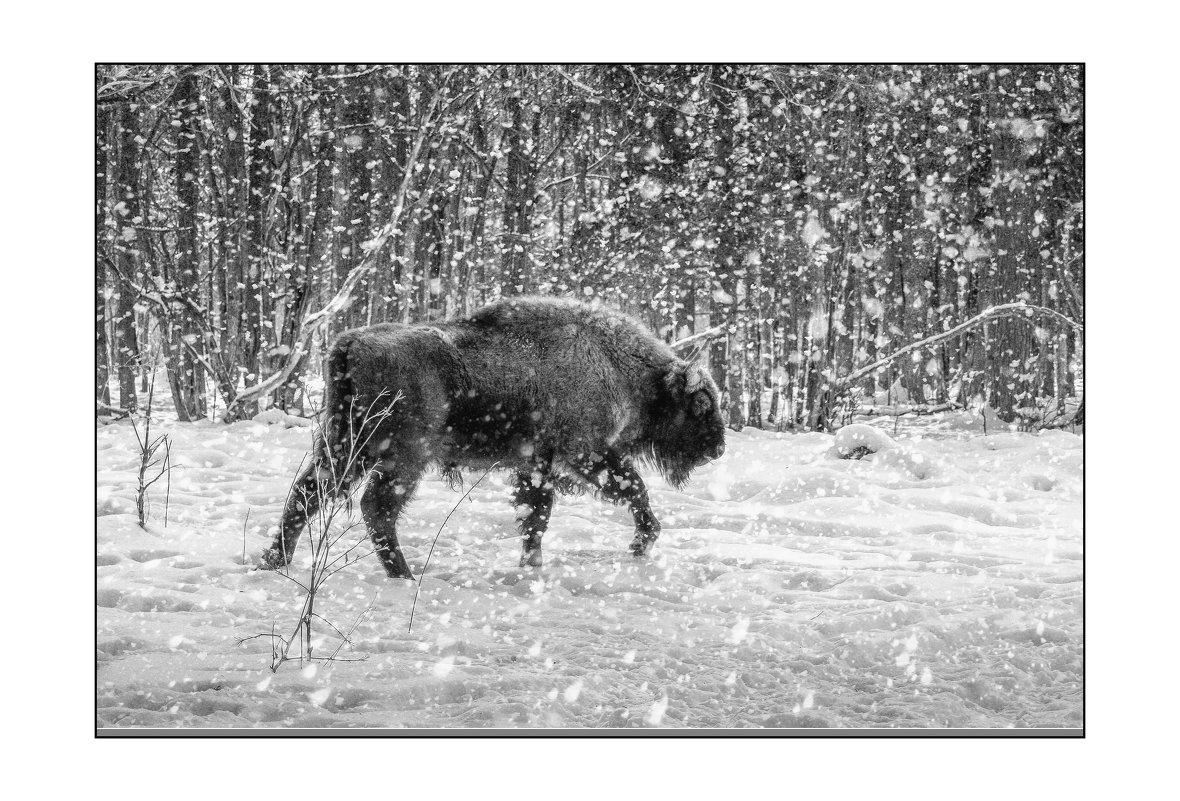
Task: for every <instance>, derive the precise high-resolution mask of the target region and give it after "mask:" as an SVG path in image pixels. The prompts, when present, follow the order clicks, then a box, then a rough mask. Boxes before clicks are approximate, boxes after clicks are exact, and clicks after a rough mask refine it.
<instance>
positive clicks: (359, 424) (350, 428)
mask: <svg viewBox="0 0 1180 801" xmlns="http://www.w3.org/2000/svg"><path fill="white" fill-rule="evenodd" d="M351 346H352V338H351V337H350V336H349V335H348V334H344V335H343V336H341V337H339V338H338V339H337V340H336V341H335V342H334V343H333V344H332V347H331V348H330V349H329V351H328V359H327V362H326V364H325V365H324V418H323V427H322V434H321V438H320V441H319V450H320V452H319V454H318V457H319V458H318V461H319V462H320V465H321V467H323V468H327V469H328V470H330V472H331V474H332V478H333V479H334V480H335V481H336V482H338V483H339V484H340V486H341V488H343V487H346V486H347V485H348V483H349V482H351V481H352V480H353V479H355V478H357V477H359V476H360V475H361V474H363V473H364V470H365V465H364V464H363V459H362V458H361V457H362V450H363V448H362V445H363V442H364V439H363V435H362V433H361V429H362V428H363V427H364V423H365V409H364V408H361V404H360V403H359V401H358V400H357V397H356V388H355V387H354V386H353V382H352V374H351V373H350V372H349V362H348V356H349V349H350V348H351Z"/></svg>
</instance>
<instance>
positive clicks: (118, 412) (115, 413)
mask: <svg viewBox="0 0 1180 801" xmlns="http://www.w3.org/2000/svg"><path fill="white" fill-rule="evenodd" d="M97 411H98V414H100V415H102V414H108V415H110V416H111V418H112V419H114V420H122V419H123V418H124V417H130V416H131V412H129V411H127V410H126V409H120V408H119V407H118V406H111V405H110V404H109V403H99V404H98V409H97Z"/></svg>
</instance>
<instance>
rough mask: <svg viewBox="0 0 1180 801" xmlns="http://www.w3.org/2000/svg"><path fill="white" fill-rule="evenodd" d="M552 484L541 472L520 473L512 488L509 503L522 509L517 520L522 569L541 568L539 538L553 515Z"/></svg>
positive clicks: (543, 472)
mask: <svg viewBox="0 0 1180 801" xmlns="http://www.w3.org/2000/svg"><path fill="white" fill-rule="evenodd" d="M553 495H554V492H553V482H552V479H551V477H550V476H549V475H548V474H547V472H546V471H543V470H535V471H528V472H526V471H523V470H522V471H520V472H518V473H517V474H516V483H515V484H514V485H513V488H512V502H513V503H514V504H515V505H517V506H523V507H525V509H524V510H522V513H521V516H520V518H519V520H520V536H521V540H522V541H521V552H520V566H521V567H526V566H527V567H540V566H541V538H542V537H544V536H545V530H546V529H548V528H549V515H550V514H551V513H552V512H553Z"/></svg>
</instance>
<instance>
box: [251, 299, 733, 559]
mask: <svg viewBox="0 0 1180 801" xmlns="http://www.w3.org/2000/svg"><path fill="white" fill-rule="evenodd" d="M324 376H325V379H326V385H327V389H326V392H325V396H324V415H325V417H324V420H323V425H322V427H321V433H320V434H319V436H318V437H317V440H316V443H315V446H314V450H313V455H312V460H311V464H310V465H309V467H308V468H307V469H306V470H305V471H304V472H303V473H302V474H301V475H300V476H299V477H298V478H297V479H296V481H295V484H294V486H293V488H292V491H291V494H290V497H289V498H288V501H287V504H286V507H285V509H284V511H283V517H282V521H281V523H280V525H279V530H278V533H277V535H276V536H275V539H274V542H273V544H272V545H271V546H270V548H269V549H268V550H267V551H266V552H265V553H264V555H263V564H264V566H266V567H270V568H276V567H280V566H282V565H286V564H288V563H289V562H290V560H291V556H292V554H293V553H294V550H295V546H296V543H297V541H298V539H299V534H300V532H301V531H302V530H303V528H304V527H305V525H306V523H307V520H308V517H309V516H311V515H314V514H315V513H316V512H317V510H318V508H319V505H320V504H321V503H322V502H323V500H324V499H325V498H326V497H329V496H330V495H331V494H332V493H333V492H339V491H342V489H343V488H345V487H347V485H348V483H349V482H352V481H356V480H359V479H361V478H362V477H363V476H368V477H369V478H368V485H367V486H366V488H365V490H364V493H363V494H362V496H361V502H360V506H361V512H362V515H363V517H364V521H365V525H366V527H367V528H368V530H369V534H370V536H371V538H372V541H373V545H374V547H375V549H376V553H377V556H378V557H379V558H380V560H381V564H382V566H383V567H384V568H385V572H386V573H387V574H388V575H389V576H391V577H400V578H407V579H412V578H413V574H412V573H411V572H410V567H409V565H408V564H406V560H405V557H404V556H403V555H402V551H401V547H400V546H399V545H398V539H397V520H398V517H399V516H400V515H401V512H402V510H403V509H404V508H405V506H406V504H407V503H408V502H409V501H410V499H411V497H412V496H413V494H414V491H415V489H416V488H417V486H418V483H419V481H420V480H421V478H422V475H423V473H424V472H425V471H426V470H427V468H428V467H429V466H431V465H435V466H438V467H439V468H441V469H442V470H443V471H444V474H447V475H449V476H451V477H452V478H454V477H455V476H456V475H457V470H458V469H459V468H463V467H467V468H475V469H486V468H489V467H491V466H493V465H498V466H500V467H503V468H508V469H511V470H514V471H515V473H516V476H515V484H514V492H513V502H514V503H515V504H516V505H517V506H518V507H522V512H521V516H520V518H519V519H520V533H521V536H522V538H523V552H522V554H521V557H520V565H521V566H533V567H539V566H540V565H541V538H542V536H543V535H544V534H545V530H546V528H547V527H548V525H549V515H550V512H551V510H552V508H553V501H554V494H555V492H556V491H557V490H558V489H561V488H564V487H567V486H576V485H577V484H581V485H582V486H586V487H589V488H591V489H592V490H594V491H595V492H597V493H598V494H600V495H601V496H602V497H604V498H606V499H607V500H609V501H612V502H614V503H626V504H627V505H628V506H629V507H630V510H631V514H632V516H633V517H634V519H635V538H634V539H633V540H632V542H631V545H630V550H631V552H632V553H633V554H634V555H636V556H642V555H644V554H646V553H647V552H648V549H649V548H650V547H651V545H652V543H653V542H654V541H655V539H656V537H657V536H659V531H660V524H659V522H658V521H657V520H656V517H655V515H654V514H653V513H652V510H651V505H650V504H649V503H648V494H647V487H646V486H645V485H644V483H643V479H642V478H641V477H640V475H639V472H638V471H637V470H636V463H637V462H639V463H645V464H648V465H650V466H651V467H653V468H655V469H656V470H658V471H659V472H660V473H661V474H662V475H663V476H664V477H665V478H666V479H667V480H668V481H669V482H670V483H671V484H673V485H675V486H677V487H680V486H682V485H683V484H684V483H685V482H686V481H687V480H688V477H689V474H690V472H691V471H692V470H693V469H694V468H696V467H700V466H701V465H703V464H705V463H707V462H709V461H710V460H712V459H716V458H717V457H719V456H721V454H722V453H723V452H724V450H725V425H724V423H723V421H722V418H721V410H720V408H719V403H718V392H717V386H716V384H714V382H713V381H712V379H711V378H710V377H709V376H708V374H707V373H706V372H705V371H704V370H702V369H701V368H700V367H699V366H697V365H696V364H693V363H690V362H686V361H683V360H681V359H679V358H677V357H676V355H675V354H674V353H673V352H672V349H671V348H669V347H668V346H667V345H666V344H664V343H663V342H661V341H660V340H659V339H657V338H656V337H654V336H653V335H652V334H651V333H650V332H648V331H647V330H646V329H645V328H644V327H643V326H641V325H640V324H639V323H637V322H636V321H634V320H632V319H631V318H629V317H627V316H625V315H623V314H621V313H619V312H617V311H613V310H611V309H608V308H604V307H601V306H592V305H587V304H584V303H579V302H576V301H573V300H565V299H555V298H530V297H518V298H510V299H505V300H501V301H499V302H496V303H493V304H491V305H488V306H485V307H483V308H481V309H480V310H478V311H477V312H475V314H473V315H472V316H471V317H469V318H466V319H459V320H452V321H449V322H444V323H432V324H422V325H399V324H394V323H385V324H381V325H374V326H371V327H368V328H358V329H354V330H351V331H346V332H344V333H343V334H341V335H340V336H339V337H338V338H337V339H336V341H335V342H334V343H333V345H332V347H331V349H330V351H329V354H328V358H327V364H326V368H325V372H324ZM375 409H378V410H379V413H374V410H375ZM340 479H343V481H341V480H340Z"/></svg>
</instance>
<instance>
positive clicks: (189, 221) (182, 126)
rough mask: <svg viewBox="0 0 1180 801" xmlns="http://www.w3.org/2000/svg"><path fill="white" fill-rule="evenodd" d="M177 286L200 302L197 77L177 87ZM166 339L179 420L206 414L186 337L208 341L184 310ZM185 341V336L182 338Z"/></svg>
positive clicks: (199, 343) (201, 348) (194, 342)
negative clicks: (186, 345)
mask: <svg viewBox="0 0 1180 801" xmlns="http://www.w3.org/2000/svg"><path fill="white" fill-rule="evenodd" d="M176 99H177V103H178V104H179V106H178V113H177V117H176V121H177V122H178V123H179V126H177V127H176V200H177V232H176V291H177V292H178V293H179V294H181V295H184V296H186V297H189V298H191V299H192V300H193V301H195V302H197V303H200V281H199V274H198V272H199V261H200V258H199V255H200V254H199V245H198V235H199V232H198V230H197V204H198V203H199V201H200V192H199V190H198V181H199V180H200V164H199V158H198V156H199V153H198V149H199V144H198V139H197V135H198V133H199V128H198V126H199V122H198V115H197V107H198V100H199V97H198V93H197V79H196V77H195V76H194V75H188V76H186V77H185V78H182V79H181V81H180V84H179V85H178V86H177V88H176ZM171 328H172V331H171V334H172V336H171V341H170V342H169V343H168V361H167V365H166V366H167V368H168V380H169V383H170V384H171V386H172V403H173V405H174V406H175V408H176V414H177V416H178V417H179V418H180V420H181V422H189V421H192V420H199V419H201V418H203V417H205V374H204V373H203V372H202V370H201V368H200V367H199V366H198V364H197V362H196V360H195V359H194V355H193V353H192V352H191V351H190V349H189V348H187V347H185V342H187V343H188V344H189V345H191V346H192V348H193V349H195V350H196V351H197V352H198V353H200V354H204V352H205V347H206V343H205V341H204V339H203V337H202V335H201V333H202V332H201V330H200V329H199V328H198V327H196V326H195V325H194V324H193V323H192V321H191V319H190V318H189V316H188V315H182V316H181V318H180V321H179V322H177V323H174V324H173V325H172V327H171ZM182 340H183V341H182Z"/></svg>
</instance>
